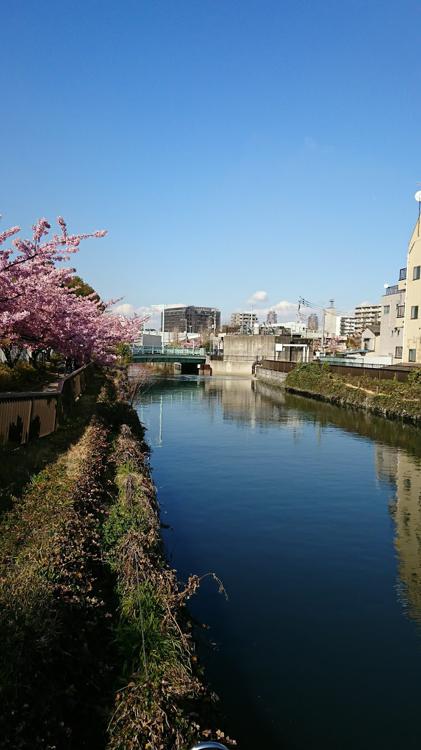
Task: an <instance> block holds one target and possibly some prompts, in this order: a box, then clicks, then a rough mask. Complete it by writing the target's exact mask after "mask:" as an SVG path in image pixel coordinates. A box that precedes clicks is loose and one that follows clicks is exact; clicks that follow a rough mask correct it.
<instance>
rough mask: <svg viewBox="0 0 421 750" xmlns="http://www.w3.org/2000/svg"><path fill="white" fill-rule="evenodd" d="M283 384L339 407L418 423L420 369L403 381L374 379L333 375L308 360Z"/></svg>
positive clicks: (361, 376)
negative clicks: (307, 362) (308, 362)
mask: <svg viewBox="0 0 421 750" xmlns="http://www.w3.org/2000/svg"><path fill="white" fill-rule="evenodd" d="M285 387H286V389H287V390H288V391H290V392H292V393H298V394H301V395H304V396H310V397H312V398H317V399H320V400H322V401H329V402H330V403H333V404H337V405H339V406H347V407H352V408H356V409H363V410H365V411H369V412H371V413H373V414H377V415H379V416H383V417H388V418H389V419H401V420H403V421H405V422H410V423H412V424H417V425H419V424H421V371H419V370H414V371H413V372H412V373H411V374H410V375H409V378H408V381H407V382H405V383H400V382H398V381H397V380H377V379H374V378H373V377H370V376H369V375H355V376H354V375H337V374H336V373H335V371H334V369H333V368H332V369H329V368H328V367H324V366H323V365H322V366H320V365H319V364H316V363H312V364H307V365H299V366H298V367H296V368H295V369H294V370H292V372H290V373H288V375H287V378H286V381H285Z"/></svg>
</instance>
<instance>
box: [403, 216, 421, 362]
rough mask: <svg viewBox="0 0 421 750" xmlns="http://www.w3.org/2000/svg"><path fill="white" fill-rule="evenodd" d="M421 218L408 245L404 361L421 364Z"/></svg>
mask: <svg viewBox="0 0 421 750" xmlns="http://www.w3.org/2000/svg"><path fill="white" fill-rule="evenodd" d="M420 224H421V218H420V216H418V221H417V223H416V224H415V228H414V231H413V232H412V235H411V239H410V240H409V245H408V255H407V263H406V299H405V307H404V336H403V339H404V340H403V361H404V362H417V363H418V364H420V363H421V226H420Z"/></svg>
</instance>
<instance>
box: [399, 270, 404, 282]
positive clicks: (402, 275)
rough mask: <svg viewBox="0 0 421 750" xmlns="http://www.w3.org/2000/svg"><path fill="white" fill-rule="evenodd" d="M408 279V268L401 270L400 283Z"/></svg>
mask: <svg viewBox="0 0 421 750" xmlns="http://www.w3.org/2000/svg"><path fill="white" fill-rule="evenodd" d="M405 279H406V268H401V270H400V271H399V281H405Z"/></svg>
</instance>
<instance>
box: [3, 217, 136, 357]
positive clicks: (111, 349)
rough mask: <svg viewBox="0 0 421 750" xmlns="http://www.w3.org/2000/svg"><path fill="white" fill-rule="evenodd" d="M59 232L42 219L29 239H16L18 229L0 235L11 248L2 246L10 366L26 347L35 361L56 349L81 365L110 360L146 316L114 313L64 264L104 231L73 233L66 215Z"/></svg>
mask: <svg viewBox="0 0 421 750" xmlns="http://www.w3.org/2000/svg"><path fill="white" fill-rule="evenodd" d="M58 225H59V227H60V232H59V233H57V234H52V235H51V234H50V230H51V226H50V224H49V222H48V221H47V220H46V219H40V220H39V221H38V222H37V223H36V224H35V225H34V227H33V235H32V238H31V239H30V240H22V239H20V238H16V237H15V235H16V234H17V233H18V232H19V231H20V228H19V227H12V228H11V229H8V230H7V231H5V232H3V233H2V234H0V246H1V245H4V244H5V243H6V242H7V240H9V239H10V238H11V237H15V238H14V239H13V240H12V246H11V247H8V248H5V249H3V248H1V247H0V347H1V349H2V351H3V352H4V354H5V357H6V360H7V362H8V364H9V365H10V366H12V365H13V364H14V361H16V359H17V358H18V357H19V355H20V354H21V353H22V352H23V351H25V350H26V351H28V352H29V353H30V354H31V356H32V357H33V358H34V359H35V358H36V356H37V354H38V353H39V352H41V351H43V352H45V351H54V352H57V353H59V354H61V355H63V356H64V357H68V358H71V359H73V360H75V361H76V362H77V363H78V364H82V363H84V362H88V361H96V362H99V363H102V364H107V363H111V362H113V361H114V360H115V358H116V353H115V352H116V347H117V345H118V344H120V343H122V342H124V343H131V342H132V341H133V340H134V339H135V338H136V337H137V336H138V335H139V330H140V328H141V325H142V323H143V320H142V319H141V318H139V317H138V316H133V317H132V318H126V317H123V316H121V315H115V314H113V313H112V312H111V310H110V307H111V305H112V304H114V302H115V301H113V300H111V301H110V302H108V303H104V302H102V301H101V300H100V299H99V297H98V295H97V294H96V293H95V292H92V294H87V295H85V296H83V295H80V294H77V293H76V290H77V288H78V282H77V281H76V282H75V279H77V277H75V269H74V268H71V267H67V266H66V265H62V264H63V263H67V262H69V260H70V258H71V256H72V255H73V254H74V253H76V252H77V251H78V250H79V245H80V243H81V242H82V240H84V239H88V238H90V237H98V238H99V237H104V236H105V234H106V232H105V231H99V232H93V233H92V234H74V235H71V234H69V233H68V231H67V226H66V223H65V221H64V219H63V218H62V217H59V218H58Z"/></svg>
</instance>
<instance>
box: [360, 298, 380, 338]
mask: <svg viewBox="0 0 421 750" xmlns="http://www.w3.org/2000/svg"><path fill="white" fill-rule="evenodd" d="M380 312H381V307H380V305H371V304H363V305H358V306H357V307H356V308H355V313H354V318H355V333H359V334H361V333H362V332H363V331H364V329H365V328H368V327H369V326H371V325H374V324H375V323H379V322H380Z"/></svg>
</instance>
